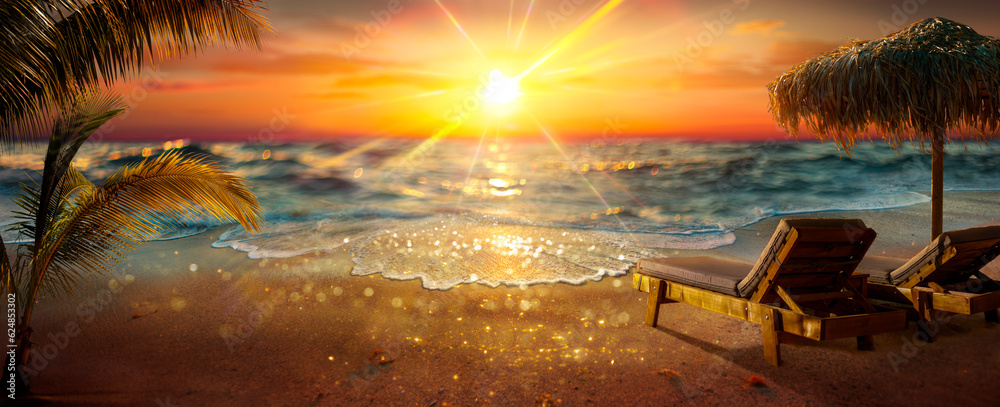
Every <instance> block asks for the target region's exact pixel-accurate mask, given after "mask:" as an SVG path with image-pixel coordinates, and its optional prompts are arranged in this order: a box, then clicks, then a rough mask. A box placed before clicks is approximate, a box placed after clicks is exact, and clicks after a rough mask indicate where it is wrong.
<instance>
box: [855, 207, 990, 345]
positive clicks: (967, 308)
mask: <svg viewBox="0 0 1000 407" xmlns="http://www.w3.org/2000/svg"><path fill="white" fill-rule="evenodd" d="M998 255H1000V226H986V227H978V228H970V229H962V230H955V231H951V232H945V233H942V234H941V235H940V236H938V237H937V239H934V241H932V242H931V243H930V244H929V245H927V247H924V249H923V250H921V251H920V253H917V254H916V255H915V256H913V257H912V258H910V259H909V260H907V259H897V258H891V257H880V256H868V257H866V258H865V259H864V261H862V262H861V264H860V265H858V268H857V272H859V273H867V274H869V280H868V281H869V282H870V283H871V284H870V285H869V289H870V290H871V291H870V296H871V297H872V298H873V299H879V300H883V301H889V302H892V303H896V304H906V305H907V306H910V307H911V309H912V312H911V313H910V318H911V319H913V320H917V321H919V323H918V324H917V325H918V329H920V330H921V332H923V333H924V335H923V339H925V340H927V341H932V340H933V338H934V335H933V334H934V333H936V332H935V331H936V329H931V328H930V324H929V323H930V321H933V320H934V318H933V316H934V315H933V314H934V313H935V311H937V313H938V314H939V315H946V314H944V313H945V312H950V313H954V314H963V315H973V314H977V313H980V312H982V313H984V314H985V316H986V320H987V321H990V322H998V313H997V308H1000V284H997V282H995V281H993V280H992V279H990V278H989V277H987V276H986V275H984V274H983V273H982V268H983V266H985V265H986V264H988V263H989V262H991V261H993V259H995V258H996V257H997V256H998Z"/></svg>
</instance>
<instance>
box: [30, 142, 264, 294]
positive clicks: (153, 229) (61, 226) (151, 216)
mask: <svg viewBox="0 0 1000 407" xmlns="http://www.w3.org/2000/svg"><path fill="white" fill-rule="evenodd" d="M62 190H64V191H67V194H66V195H64V196H65V197H66V199H64V200H62V201H61V202H60V204H59V205H56V207H57V208H58V209H57V211H56V212H57V213H56V216H55V217H54V218H53V222H52V223H51V225H50V226H49V228H48V230H47V231H46V233H45V235H44V236H43V237H42V238H41V239H38V240H37V241H36V244H37V245H38V247H37V248H36V253H37V254H36V255H35V257H34V258H33V259H32V264H31V266H30V269H31V270H32V277H33V279H34V281H33V287H29V288H28V289H29V290H34V289H35V287H38V288H41V289H44V290H46V291H48V292H53V293H67V294H69V293H72V291H73V289H74V288H75V287H76V284H77V281H79V279H80V278H81V277H83V276H85V275H92V274H97V275H103V274H104V273H106V272H108V271H109V270H110V268H111V266H113V264H114V263H116V262H117V261H119V260H120V259H121V258H123V257H124V256H125V254H126V253H127V252H128V251H130V250H132V249H133V248H134V247H135V245H137V244H139V243H142V242H145V241H148V240H149V239H151V238H154V237H156V236H158V234H159V232H160V231H161V230H162V229H163V228H165V227H168V226H172V225H177V224H184V223H188V222H191V221H194V220H196V219H199V218H202V217H205V216H210V217H214V218H216V219H219V220H222V221H235V222H238V223H240V224H241V225H243V227H245V228H247V229H248V230H251V231H255V232H256V231H259V230H260V227H261V223H262V220H261V208H260V205H259V204H258V203H257V199H256V197H254V195H253V194H252V193H251V192H250V190H249V188H248V187H247V185H246V184H245V183H244V180H243V179H242V178H240V177H238V176H236V175H233V174H232V173H231V172H229V171H228V170H227V169H226V168H225V167H223V166H221V165H219V164H218V163H214V162H208V161H205V160H204V158H203V157H197V156H184V155H181V154H180V153H177V152H169V153H166V154H163V155H161V156H159V157H157V158H155V159H151V160H146V161H143V162H142V163H140V164H137V165H135V166H132V167H125V168H123V169H121V170H119V171H118V172H116V173H115V174H113V175H111V177H109V178H108V179H107V181H106V182H105V183H104V184H103V185H101V186H99V187H93V186H89V183H87V182H86V181H85V180H83V178H82V176H80V175H79V173H78V172H76V170H75V169H72V168H71V169H70V170H68V171H67V175H66V177H65V178H64V181H63V183H62ZM69 191H73V193H68V192H69ZM37 197H38V194H37V193H35V194H25V195H22V201H24V202H27V203H29V204H30V203H34V204H37V203H38V200H37V199H38V198H37Z"/></svg>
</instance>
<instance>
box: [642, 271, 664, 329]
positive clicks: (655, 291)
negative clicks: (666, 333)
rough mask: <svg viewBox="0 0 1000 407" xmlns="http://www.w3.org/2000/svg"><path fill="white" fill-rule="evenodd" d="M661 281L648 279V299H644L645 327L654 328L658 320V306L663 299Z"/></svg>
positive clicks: (662, 284)
mask: <svg viewBox="0 0 1000 407" xmlns="http://www.w3.org/2000/svg"><path fill="white" fill-rule="evenodd" d="M664 285H666V284H664V283H663V281H660V280H658V279H655V278H651V279H649V297H647V298H646V325H649V326H653V327H655V326H656V322H657V320H659V319H660V304H661V303H662V299H663V286H664Z"/></svg>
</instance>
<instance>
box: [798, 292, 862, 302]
mask: <svg viewBox="0 0 1000 407" xmlns="http://www.w3.org/2000/svg"><path fill="white" fill-rule="evenodd" d="M852 295H854V294H852V293H850V292H847V291H841V292H836V293H831V292H822V293H813V294H791V297H792V299H793V300H795V301H798V302H801V303H807V302H810V301H820V300H831V299H836V298H850V297H851V296H852Z"/></svg>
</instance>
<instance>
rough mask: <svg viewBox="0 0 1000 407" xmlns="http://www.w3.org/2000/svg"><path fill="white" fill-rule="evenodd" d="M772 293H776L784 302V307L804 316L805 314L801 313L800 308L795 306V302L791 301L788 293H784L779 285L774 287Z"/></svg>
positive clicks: (797, 305)
mask: <svg viewBox="0 0 1000 407" xmlns="http://www.w3.org/2000/svg"><path fill="white" fill-rule="evenodd" d="M774 291H775V292H777V293H778V296H779V297H781V300H782V301H784V302H785V305H787V306H788V308H791V309H792V311H795V312H798V313H799V314H805V312H804V311H802V308H801V307H799V304H796V303H795V300H793V299H792V296H790V295H788V292H786V291H785V289H784V288H782V287H781V286H780V285H779V286H775V287H774Z"/></svg>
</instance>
